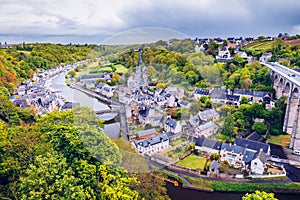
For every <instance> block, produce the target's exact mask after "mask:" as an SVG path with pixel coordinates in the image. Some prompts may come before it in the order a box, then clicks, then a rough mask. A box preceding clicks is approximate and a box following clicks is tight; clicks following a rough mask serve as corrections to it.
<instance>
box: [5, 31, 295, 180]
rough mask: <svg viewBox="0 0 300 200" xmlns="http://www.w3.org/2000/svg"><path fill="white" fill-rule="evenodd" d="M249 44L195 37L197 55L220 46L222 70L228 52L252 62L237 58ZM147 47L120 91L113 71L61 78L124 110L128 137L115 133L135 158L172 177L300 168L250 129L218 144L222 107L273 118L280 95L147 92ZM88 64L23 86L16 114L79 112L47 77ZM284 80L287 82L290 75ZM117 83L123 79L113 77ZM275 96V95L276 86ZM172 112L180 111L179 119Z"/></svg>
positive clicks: (265, 60) (150, 88) (259, 174)
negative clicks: (259, 110)
mask: <svg viewBox="0 0 300 200" xmlns="http://www.w3.org/2000/svg"><path fill="white" fill-rule="evenodd" d="M277 38H278V39H282V40H285V39H288V38H289V35H288V34H287V33H285V34H279V35H278V37H277ZM253 40H254V39H253V38H245V39H243V38H242V37H241V38H228V39H227V40H223V39H221V38H216V39H198V38H196V39H195V40H193V44H194V51H195V52H200V51H204V49H205V48H204V46H205V45H210V44H211V43H217V44H219V45H220V47H219V48H218V52H217V54H216V56H215V60H216V62H221V63H226V62H228V61H230V60H232V59H234V56H232V55H231V54H232V52H233V50H234V55H238V56H239V57H241V58H242V59H243V60H244V61H245V62H247V63H253V62H255V60H256V59H255V58H254V57H253V56H248V55H247V54H246V52H244V51H240V48H241V47H243V45H246V44H248V43H250V42H253ZM262 40H264V41H274V40H275V38H274V37H266V38H263V39H262ZM175 42H180V41H175V40H170V41H168V42H167V45H169V46H172V45H174V43H175ZM5 47H6V46H5ZM147 48H149V47H146V48H145V47H144V48H135V49H134V51H135V52H136V53H138V55H139V60H138V65H137V66H136V67H135V69H134V73H133V74H131V75H130V76H129V77H127V79H126V83H125V84H121V85H116V86H112V85H110V83H111V81H112V79H113V78H114V77H116V75H114V74H115V73H112V72H104V73H100V74H83V75H78V76H76V75H73V76H72V75H70V73H68V75H66V78H67V79H69V80H72V84H69V85H70V86H71V87H72V85H74V86H76V85H77V86H78V87H82V88H85V89H86V90H87V91H90V92H93V93H95V94H97V95H101V97H103V98H105V99H107V100H109V101H111V100H115V101H116V102H118V103H119V104H121V105H122V106H123V108H124V109H125V115H126V122H121V123H126V126H127V130H126V131H124V130H121V132H123V134H126V136H125V138H126V140H128V141H129V142H130V143H131V145H132V146H133V147H134V148H135V149H136V151H137V152H138V153H139V154H141V155H142V156H144V157H146V158H147V159H149V160H151V161H153V162H155V163H158V164H160V165H163V166H166V167H167V169H170V170H175V171H178V172H184V173H187V174H193V175H199V176H206V177H213V178H217V179H220V180H222V179H226V180H227V179H232V180H234V179H241V178H249V177H252V178H276V177H285V176H286V175H287V172H286V169H285V165H286V164H292V165H299V164H300V163H299V158H298V157H297V155H291V157H292V160H289V159H290V158H286V159H282V158H281V159H280V158H279V157H278V156H277V155H275V154H274V153H272V149H271V146H270V144H269V143H268V142H267V141H266V140H265V139H264V135H263V133H258V132H257V131H256V130H254V128H252V129H253V130H252V132H251V133H250V134H249V133H247V132H246V131H238V132H237V133H236V136H235V138H231V139H228V138H227V139H226V140H222V139H221V140H220V133H222V129H223V127H224V125H225V123H226V112H224V105H225V106H229V107H233V108H236V109H239V108H240V107H243V106H244V105H245V104H246V105H263V106H264V109H265V110H266V111H271V110H272V109H273V108H275V104H276V100H277V99H279V98H280V96H281V95H280V94H278V92H277V96H273V93H272V92H269V91H253V90H250V89H237V88H235V89H234V90H231V89H228V88H225V87H216V88H212V87H211V88H208V87H206V88H200V87H194V86H192V87H191V88H192V90H191V89H189V90H187V88H184V87H176V86H166V85H164V84H156V85H149V82H151V79H150V78H149V77H148V68H147V66H144V65H143V50H144V49H147ZM206 49H207V48H206ZM271 57H272V53H271V52H264V53H263V54H262V55H261V56H260V58H259V62H260V63H261V64H262V65H266V66H268V65H271V66H278V67H281V65H280V64H279V62H280V61H285V60H286V59H282V58H279V59H278V60H276V62H275V63H270V62H269V60H270V59H271ZM86 62H88V61H81V62H78V63H75V64H73V65H68V66H66V67H62V66H57V67H56V68H53V69H51V70H46V71H39V72H38V73H37V74H36V75H35V77H34V78H33V81H35V83H34V84H32V83H31V82H30V81H28V82H26V83H24V85H21V86H20V87H19V88H18V92H17V94H16V95H14V96H12V97H11V100H12V102H13V103H14V104H15V105H17V106H19V107H20V108H25V107H29V106H32V105H33V106H34V107H35V108H36V109H37V110H38V113H40V114H46V113H47V112H52V111H54V110H69V109H72V108H74V107H77V106H78V105H79V104H78V103H76V102H68V101H66V100H65V99H64V97H63V94H60V92H59V91H51V90H50V89H49V88H47V87H45V84H46V85H47V83H46V82H47V81H46V79H47V78H49V77H52V76H55V75H57V74H58V73H61V72H62V71H63V70H67V71H70V70H73V69H75V68H76V67H78V66H82V65H83V64H84V63H86ZM256 62H257V61H256ZM108 66H109V65H108ZM283 68H284V67H283ZM271 70H272V68H271ZM275 72H276V71H274V72H273V73H275ZM288 73H289V75H288V76H289V77H291V76H290V73H291V71H290V70H288ZM297 73H298V72H297V71H295V72H293V75H294V76H292V77H295V74H297ZM271 75H272V74H271ZM271 75H270V76H271ZM118 76H123V74H122V73H118ZM45 77H46V78H45ZM74 79H76V80H74ZM99 80H101V81H99ZM274 85H275V84H274ZM281 87H282V86H281ZM45 89H46V90H45ZM276 89H277V90H278V87H277V88H276ZM288 95H289V94H288V93H287V94H285V96H288ZM195 102H202V104H205V105H204V106H201V108H200V109H199V108H198V107H196V108H195V106H193V104H195ZM222 109H223V110H222ZM178 110H180V111H181V112H180V113H178ZM224 120H225V122H224ZM264 121H265V120H264V119H262V118H259V117H256V118H254V119H253V120H252V122H251V123H254V124H263V122H264ZM124 132H126V133H124ZM264 133H265V132H264ZM291 133H292V132H291ZM294 134H295V133H294ZM221 135H222V134H221ZM296 137H297V136H296ZM291 141H292V140H291ZM290 147H291V149H292V151H293V150H294V151H293V153H294V154H297V152H298V148H299V146H298V143H297V144H294V146H290ZM272 148H274V147H273V146H272ZM290 154H292V153H290Z"/></svg>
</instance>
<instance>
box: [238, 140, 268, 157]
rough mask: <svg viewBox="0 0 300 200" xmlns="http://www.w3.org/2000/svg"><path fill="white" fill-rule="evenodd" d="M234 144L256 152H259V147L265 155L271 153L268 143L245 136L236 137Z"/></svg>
mask: <svg viewBox="0 0 300 200" xmlns="http://www.w3.org/2000/svg"><path fill="white" fill-rule="evenodd" d="M234 144H235V145H237V146H241V147H245V148H247V149H249V150H252V151H256V152H259V151H260V149H263V151H264V153H265V154H266V155H270V153H271V149H270V145H269V144H266V143H262V142H257V141H252V140H249V139H245V138H236V139H235V141H234Z"/></svg>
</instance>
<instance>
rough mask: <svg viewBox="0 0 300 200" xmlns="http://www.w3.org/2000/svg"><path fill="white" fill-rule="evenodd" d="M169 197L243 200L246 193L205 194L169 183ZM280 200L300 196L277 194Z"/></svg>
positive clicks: (199, 199)
mask: <svg viewBox="0 0 300 200" xmlns="http://www.w3.org/2000/svg"><path fill="white" fill-rule="evenodd" d="M167 190H168V195H169V197H170V198H171V199H172V200H193V199H196V200H218V199H221V200H241V199H242V196H244V195H245V194H244V193H232V192H203V191H198V190H193V189H187V188H183V187H181V186H180V187H174V186H173V184H172V183H167ZM275 197H276V198H277V199H279V200H299V199H300V195H296V194H275Z"/></svg>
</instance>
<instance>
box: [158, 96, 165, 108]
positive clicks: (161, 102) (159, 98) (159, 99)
mask: <svg viewBox="0 0 300 200" xmlns="http://www.w3.org/2000/svg"><path fill="white" fill-rule="evenodd" d="M166 102H167V101H166V99H165V97H163V96H160V95H159V96H157V97H156V98H155V103H156V104H157V105H159V106H160V107H163V106H164V105H165V104H166Z"/></svg>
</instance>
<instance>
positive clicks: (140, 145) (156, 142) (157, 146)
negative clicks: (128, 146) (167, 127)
mask: <svg viewBox="0 0 300 200" xmlns="http://www.w3.org/2000/svg"><path fill="white" fill-rule="evenodd" d="M134 144H135V147H136V149H137V151H138V153H140V154H142V155H145V154H147V155H151V154H154V153H157V152H159V151H161V150H164V149H166V148H169V145H170V142H169V137H168V136H167V134H165V133H163V134H159V135H156V136H154V137H151V138H147V139H144V140H139V141H136V142H135V143H134Z"/></svg>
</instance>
